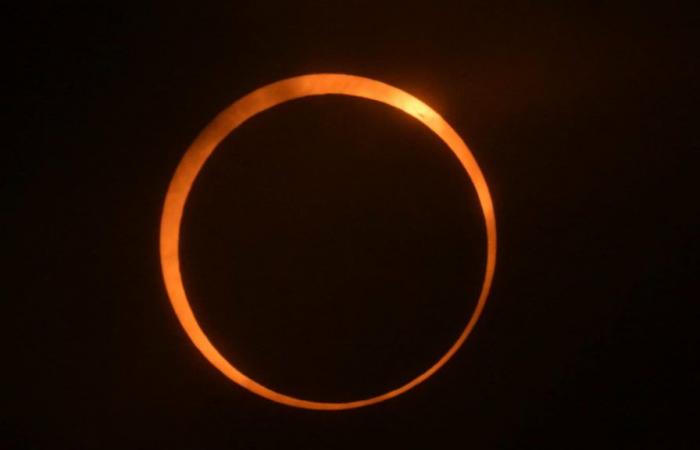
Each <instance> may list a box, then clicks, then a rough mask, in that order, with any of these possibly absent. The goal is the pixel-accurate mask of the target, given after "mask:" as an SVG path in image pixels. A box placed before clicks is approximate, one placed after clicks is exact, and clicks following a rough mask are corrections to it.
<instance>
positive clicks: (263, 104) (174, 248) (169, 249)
mask: <svg viewBox="0 0 700 450" xmlns="http://www.w3.org/2000/svg"><path fill="white" fill-rule="evenodd" d="M326 94H337V95H348V96H353V97H360V98H365V99H369V100H375V101H378V102H381V103H384V104H387V105H390V106H393V107H395V108H397V109H400V110H401V111H403V112H405V113H406V114H408V115H410V116H412V117H414V118H416V119H417V120H418V121H420V122H421V123H423V124H424V125H425V126H427V127H428V128H430V129H431V130H432V131H433V132H434V133H435V134H437V135H438V136H439V137H440V138H441V139H442V140H443V141H444V142H445V144H447V146H448V147H449V148H450V149H451V150H452V151H453V152H454V154H455V155H456V156H457V158H459V161H460V162H461V163H462V166H463V167H464V169H465V170H466V171H467V174H468V175H469V177H470V178H471V180H472V183H473V184H474V187H475V188H476V192H477V195H478V198H479V202H480V204H481V208H482V211H483V215H484V220H485V224H486V238H487V243H486V246H487V253H486V271H485V275H484V280H483V284H482V287H481V293H480V295H479V300H478V302H477V304H476V307H475V309H474V311H473V313H472V315H471V317H470V319H469V322H468V323H467V325H466V327H465V328H464V330H463V331H462V333H461V335H460V336H459V338H458V339H457V341H456V342H455V343H454V344H453V345H452V346H451V347H450V349H449V350H448V351H447V353H445V354H444V355H443V356H442V357H441V358H440V359H438V360H437V362H435V363H434V364H433V365H432V366H431V367H430V368H428V369H427V370H426V371H425V372H423V373H421V374H420V375H418V376H417V377H415V378H414V379H413V380H411V381H409V382H408V383H406V384H404V385H402V386H400V387H398V388H396V389H393V390H391V391H388V392H385V393H383V394H381V395H377V396H375V397H370V398H366V399H363V400H356V401H349V402H320V401H311V400H304V399H300V398H295V397H291V396H289V395H285V394H282V393H280V392H276V391H273V390H272V389H269V388H267V387H265V386H263V385H262V384H260V383H258V382H256V381H255V380H253V379H251V378H249V377H248V376H246V375H245V374H243V373H242V372H241V371H240V370H238V369H237V368H236V367H235V366H234V365H233V364H231V363H230V362H229V361H228V360H226V359H225V358H224V357H223V356H222V355H221V353H219V351H218V350H217V349H216V347H214V345H213V344H212V343H211V342H210V341H209V339H208V338H207V335H206V334H205V333H204V331H203V330H202V328H201V327H200V326H199V323H198V322H197V319H196V318H195V316H194V313H193V312H192V308H191V307H190V304H189V302H188V300H187V295H186V294H185V287H184V285H183V281H182V276H181V274H180V258H179V238H180V222H181V220H182V215H183V211H184V208H185V203H186V201H187V196H188V194H189V192H190V189H191V188H192V184H193V183H194V181H195V178H196V177H197V174H198V173H199V171H200V170H201V169H202V166H203V165H204V163H205V162H206V161H207V158H209V156H210V155H211V154H212V152H213V151H214V150H215V149H216V147H217V145H219V143H220V142H221V141H222V140H223V139H224V138H225V137H226V136H227V135H228V134H229V133H231V132H232V131H233V130H235V129H236V127H238V126H240V125H241V124H242V123H243V122H245V121H246V120H248V119H250V118H251V117H253V116H255V115H256V114H258V113H260V112H262V111H265V110H267V109H269V108H272V107H273V106H276V105H279V104H281V103H284V102H287V101H290V100H293V99H297V98H301V97H308V96H312V95H326ZM160 258H161V265H162V270H163V277H164V280H165V286H166V289H167V292H168V295H169V297H170V302H171V303H172V306H173V308H174V309H175V314H177V317H178V319H179V320H180V323H181V324H182V327H183V328H184V329H185V332H186V333H187V335H188V336H189V337H190V339H191V340H192V342H193V343H194V345H195V346H196V347H197V348H198V349H199V351H200V352H202V354H203V355H204V357H205V358H206V359H207V360H209V362H210V363H212V364H213V365H214V366H215V367H216V368H217V369H219V370H220V371H221V372H222V373H223V374H224V375H226V376H227V377H228V378H230V379H231V380H232V381H234V382H235V383H237V384H239V385H240V386H242V387H244V388H246V389H248V390H249V391H251V392H253V393H255V394H258V395H260V396H262V397H265V398H267V399H269V400H272V401H275V402H278V403H282V404H285V405H289V406H294V407H298V408H306V409H316V410H342V409H350V408H359V407H362V406H367V405H372V404H375V403H379V402H382V401H384V400H388V399H390V398H392V397H396V396H397V395H400V394H402V393H404V392H406V391H408V390H409V389H411V388H413V387H415V386H416V385H418V384H419V383H421V382H423V381H425V380H426V379H427V378H428V377H430V376H431V375H433V374H434V373H435V372H436V371H437V370H438V369H440V368H441V367H442V366H443V365H444V364H445V363H446V362H447V361H448V360H449V359H450V358H451V357H452V356H453V355H454V354H455V353H456V352H457V350H458V349H459V348H460V347H461V346H462V344H463V343H464V342H465V341H466V339H467V337H468V336H469V334H470V333H471V331H472V329H473V328H474V326H475V325H476V322H477V321H478V320H479V316H480V315H481V312H482V310H483V309H484V305H485V304H486V298H487V296H488V293H489V289H490V287H491V281H492V279H493V274H494V269H495V265H496V220H495V217H494V211H493V204H492V201H491V195H490V193H489V189H488V186H487V184H486V180H485V179H484V176H483V174H482V173H481V170H480V169H479V166H478V164H477V162H476V159H474V156H473V155H472V153H471V151H470V150H469V148H468V147H467V145H466V144H465V143H464V141H463V140H462V139H461V138H460V137H459V135H458V134H457V133H456V132H455V130H453V129H452V127H451V126H450V125H449V124H448V123H447V122H446V121H445V120H444V119H443V118H442V117H440V115H439V114H438V113H437V112H435V111H434V110H433V109H432V108H431V107H430V106H428V105H426V104H425V103H423V102H422V101H420V100H418V99H417V98H416V97H414V96H412V95H411V94H408V93H406V92H404V91H402V90H400V89H397V88H395V87H393V86H390V85H388V84H385V83H382V82H379V81H376V80H372V79H368V78H364V77H359V76H354V75H345V74H310V75H303V76H298V77H294V78H289V79H286V80H282V81H278V82H275V83H272V84H269V85H267V86H264V87H261V88H259V89H257V90H255V91H253V92H251V93H250V94H248V95H246V96H245V97H243V98H241V99H240V100H238V101H236V102H234V103H233V104H232V105H231V106H229V107H228V108H226V109H225V110H224V111H222V112H221V113H220V114H219V115H218V116H216V118H214V120H212V121H211V122H210V123H209V125H207V127H206V128H205V129H204V130H203V131H202V132H201V133H200V134H199V135H198V136H197V138H196V139H195V140H194V142H193V143H192V145H191V146H190V148H189V149H188V150H187V152H186V153H185V155H184V156H183V158H182V160H181V161H180V164H179V165H178V166H177V169H176V170H175V174H174V176H173V178H172V180H171V182H170V186H169V187H168V192H167V195H166V198H165V204H164V206H163V216H162V221H161V227H160Z"/></svg>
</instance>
